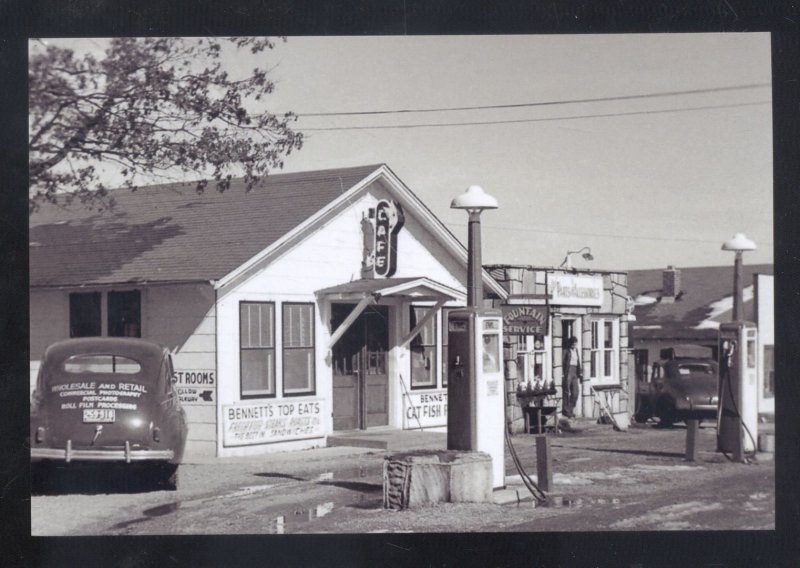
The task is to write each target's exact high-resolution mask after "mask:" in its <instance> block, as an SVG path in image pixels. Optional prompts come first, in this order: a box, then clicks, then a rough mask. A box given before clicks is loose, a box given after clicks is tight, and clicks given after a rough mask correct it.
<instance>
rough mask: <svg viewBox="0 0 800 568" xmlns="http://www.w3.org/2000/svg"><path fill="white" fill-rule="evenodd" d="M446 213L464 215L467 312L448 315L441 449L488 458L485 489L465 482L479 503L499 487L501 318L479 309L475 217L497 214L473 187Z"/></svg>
mask: <svg viewBox="0 0 800 568" xmlns="http://www.w3.org/2000/svg"><path fill="white" fill-rule="evenodd" d="M450 207H451V208H453V209H466V210H467V212H468V213H469V241H468V243H467V245H468V246H467V301H468V306H467V307H466V308H465V309H463V310H453V311H452V312H450V313H449V315H448V347H447V349H448V357H449V358H450V361H448V379H447V449H448V450H456V451H467V452H482V453H485V454H488V455H489V456H490V457H491V462H490V467H491V472H492V475H491V483H489V479H488V478H486V477H483V476H482V474H480V473H478V472H477V471H476V472H475V473H474V475H473V474H471V475H470V476H469V477H470V478H471V479H473V480H474V481H471V482H470V483H475V484H477V485H475V486H476V487H482V488H483V489H482V490H481V494H482V495H483V497H482V498H485V497H486V494H487V492H488V493H489V494H490V493H491V489H493V488H498V487H502V486H503V485H505V481H504V480H505V466H504V458H503V440H504V436H503V432H504V429H505V396H504V394H505V390H504V381H503V349H502V347H503V314H502V312H501V311H500V310H497V309H489V308H484V307H483V305H482V304H483V285H482V278H481V276H482V268H481V224H480V215H481V212H482V211H483V210H484V209H497V200H496V199H495V198H494V197H492V196H491V195H488V194H487V193H486V192H484V191H483V189H482V188H481V187H480V186H477V185H473V186H470V188H469V189H467V191H466V192H464V193H462V194H461V195H459V196H458V197H456V198H455V199H453V201H452V202H451V203H450ZM480 460H483V458H480ZM475 463H476V467H484V466H478V465H477V464H478V463H480V462H479V461H476V462H475ZM482 463H483V464H484V465H485V464H486V462H485V461H483V462H482ZM480 479H483V480H484V481H485V483H484V481H479V480H480ZM483 490H487V491H486V492H485V491H483Z"/></svg>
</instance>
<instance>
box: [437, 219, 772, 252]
mask: <svg viewBox="0 0 800 568" xmlns="http://www.w3.org/2000/svg"><path fill="white" fill-rule="evenodd" d="M443 223H444V224H445V225H448V226H454V227H466V226H467V223H451V222H449V221H443ZM481 226H482V227H483V228H484V229H492V230H496V231H526V232H531V233H547V234H551V235H577V236H581V237H609V238H614V239H636V240H649V241H682V242H687V243H712V244H719V240H712V239H687V238H681V237H646V236H643V235H617V234H613V233H579V232H575V231H556V230H553V229H535V228H532V227H522V226H519V225H516V226H515V225H502V226H500V225H487V224H486V223H481ZM759 244H761V243H759ZM763 244H764V246H772V243H763Z"/></svg>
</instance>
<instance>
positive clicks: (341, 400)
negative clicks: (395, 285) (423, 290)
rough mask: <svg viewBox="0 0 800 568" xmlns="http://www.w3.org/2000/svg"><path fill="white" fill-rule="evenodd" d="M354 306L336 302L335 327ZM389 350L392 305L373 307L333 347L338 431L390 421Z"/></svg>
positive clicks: (333, 325) (335, 423)
mask: <svg viewBox="0 0 800 568" xmlns="http://www.w3.org/2000/svg"><path fill="white" fill-rule="evenodd" d="M353 308H354V305H353V304H337V303H334V304H332V305H331V329H332V330H335V329H336V328H337V327H338V326H339V325H341V323H342V322H343V321H344V319H345V318H346V317H347V316H348V314H350V313H351V312H352V311H353ZM388 351H389V308H388V307H387V306H369V307H367V308H366V309H365V310H364V311H363V312H362V313H361V314H360V315H359V316H358V318H356V320H355V321H354V322H353V323H352V325H351V326H350V327H349V328H348V329H347V331H346V332H345V333H344V335H342V337H341V338H340V339H339V341H337V342H336V344H335V345H334V346H333V349H332V358H333V361H332V366H333V429H334V430H356V429H360V430H364V429H366V428H369V427H372V426H385V425H387V424H388V423H389V388H388V375H387V368H386V367H387V365H386V360H387V353H388Z"/></svg>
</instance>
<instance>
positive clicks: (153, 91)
mask: <svg viewBox="0 0 800 568" xmlns="http://www.w3.org/2000/svg"><path fill="white" fill-rule="evenodd" d="M273 47H274V41H273V40H271V39H268V38H227V39H218V38H191V39H181V38H116V39H113V40H110V42H109V43H108V48H107V49H106V50H105V53H104V56H103V57H96V56H95V55H93V54H92V53H91V52H84V53H82V54H76V53H75V51H73V50H72V49H69V48H67V47H63V46H57V45H47V46H46V48H45V49H43V50H40V51H39V52H38V53H34V54H33V55H32V56H31V58H30V61H29V93H30V94H29V113H30V114H29V132H30V134H29V156H30V158H29V174H30V187H29V204H30V211H31V212H33V211H34V210H35V209H36V208H37V207H38V205H39V204H40V203H42V202H45V201H51V202H52V201H55V199H56V196H57V195H61V194H63V193H66V194H67V195H68V199H69V200H73V199H75V198H76V197H77V198H78V199H79V200H80V201H81V202H83V203H85V204H87V206H90V207H96V208H98V209H103V208H105V207H108V206H109V205H110V204H111V203H112V202H113V200H112V199H110V196H109V193H108V189H109V188H108V183H107V180H108V175H107V174H108V171H109V168H110V171H112V172H113V176H112V177H113V179H115V180H119V183H118V185H119V186H122V187H128V188H131V189H132V190H134V191H135V190H136V189H137V187H138V186H139V184H140V183H142V181H147V180H152V179H153V177H154V176H155V177H162V178H164V179H172V180H174V179H181V180H186V179H195V180H196V181H193V182H192V183H194V185H195V188H196V190H197V191H198V192H203V191H204V190H205V189H206V188H207V187H208V185H209V184H213V185H214V186H215V187H216V189H217V190H218V191H225V190H226V189H228V187H229V186H230V182H231V179H232V178H233V177H238V176H241V177H243V179H244V184H245V187H246V188H247V190H250V189H252V188H253V186H254V185H256V184H257V183H258V181H259V180H260V179H261V178H262V177H263V176H265V175H267V174H268V173H269V171H270V170H272V169H275V168H282V167H283V159H284V157H285V156H286V155H288V154H290V153H291V151H292V150H294V149H300V148H301V147H302V144H303V135H302V133H300V132H296V131H294V130H292V129H291V128H290V123H292V122H293V121H295V120H296V118H297V117H296V115H294V114H293V113H291V112H289V113H286V114H283V115H282V116H276V115H274V114H271V113H269V112H263V111H262V108H263V103H262V102H261V101H262V99H263V98H264V97H265V96H266V95H268V94H269V93H271V92H272V91H273V89H274V86H275V85H274V83H273V82H272V81H271V80H270V79H269V78H268V71H267V70H265V69H262V68H255V69H254V70H253V71H252V73H250V74H249V75H248V76H246V77H244V78H232V77H230V76H229V74H228V72H227V71H225V70H223V65H222V61H221V59H222V55H223V53H224V52H225V51H226V50H237V51H238V50H241V49H245V48H246V49H249V50H250V52H252V53H253V54H258V53H261V52H264V51H265V50H268V49H272V48H273ZM104 178H105V179H106V183H104V182H103V179H104Z"/></svg>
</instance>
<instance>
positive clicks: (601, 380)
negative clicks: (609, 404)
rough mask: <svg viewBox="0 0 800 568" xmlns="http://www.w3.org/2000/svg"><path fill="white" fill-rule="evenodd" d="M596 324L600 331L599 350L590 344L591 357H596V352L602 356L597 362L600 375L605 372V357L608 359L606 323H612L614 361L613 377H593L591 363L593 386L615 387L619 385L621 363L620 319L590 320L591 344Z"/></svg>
mask: <svg viewBox="0 0 800 568" xmlns="http://www.w3.org/2000/svg"><path fill="white" fill-rule="evenodd" d="M595 322H596V324H597V329H598V331H599V333H598V337H597V345H598V347H597V349H594V348H593V347H592V345H591V343H590V345H589V357H592V356H593V355H594V352H595V351H597V352H598V353H599V354H600V356H599V359H598V362H597V371H598V372H599V373H603V372H604V370H605V357H606V347H605V324H606V322H611V333H612V351H611V352H612V356H613V359H614V360H613V361H612V364H611V375H604V374H599V375H591V372H592V371H591V369H592V367H591V360H590V361H589V373H590V379H591V381H592V383H593V384H598V385H613V384H619V361H620V355H619V352H620V349H619V319H618V318H592V319H590V320H589V329H590V331H591V333H592V336H591V337H590V340H589V341H590V342H592V341H593V340H594V339H595V338H594V337H593V335H594V327H595V325H594V324H595Z"/></svg>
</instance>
